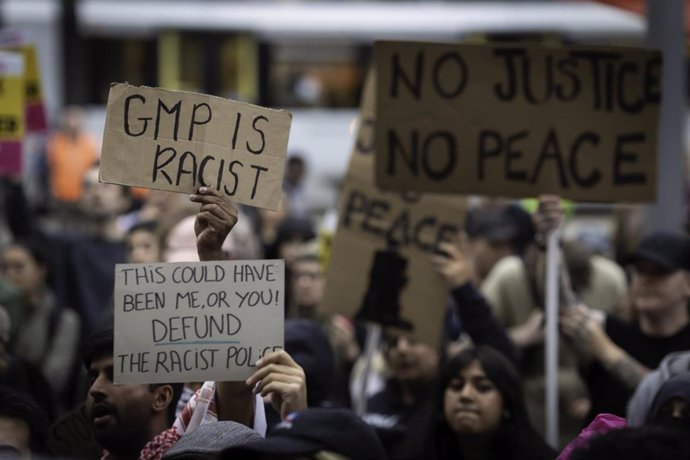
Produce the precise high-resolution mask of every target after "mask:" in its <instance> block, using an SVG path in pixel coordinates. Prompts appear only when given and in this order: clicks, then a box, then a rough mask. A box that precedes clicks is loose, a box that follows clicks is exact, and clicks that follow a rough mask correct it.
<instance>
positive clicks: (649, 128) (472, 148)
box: [375, 42, 661, 202]
mask: <svg viewBox="0 0 690 460" xmlns="http://www.w3.org/2000/svg"><path fill="white" fill-rule="evenodd" d="M375 56H376V58H375V59H376V68H377V74H378V76H379V79H378V91H377V94H378V98H377V106H376V107H377V124H376V151H377V153H378V156H377V160H376V184H377V185H378V186H379V187H381V188H383V189H387V190H416V191H425V192H444V193H472V194H484V195H503V196H510V197H516V198H517V197H526V196H536V195H538V194H540V193H557V194H560V195H562V196H563V197H565V198H571V199H574V200H580V201H607V202H610V201H629V202H635V201H653V200H654V198H655V194H656V148H657V129H658V120H659V115H658V113H659V103H660V99H661V57H660V53H659V52H657V51H649V50H639V49H628V48H593V47H588V48H583V47H578V48H554V47H522V46H514V45H513V46H488V45H484V46H482V45H458V44H431V43H414V42H379V43H377V44H376V46H375Z"/></svg>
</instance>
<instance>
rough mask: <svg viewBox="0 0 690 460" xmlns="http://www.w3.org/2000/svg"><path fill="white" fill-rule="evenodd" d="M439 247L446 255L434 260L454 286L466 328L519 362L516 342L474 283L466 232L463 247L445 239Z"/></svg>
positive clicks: (477, 341) (481, 342)
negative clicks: (512, 339)
mask: <svg viewBox="0 0 690 460" xmlns="http://www.w3.org/2000/svg"><path fill="white" fill-rule="evenodd" d="M439 249H440V251H441V252H442V253H443V255H434V256H432V262H433V263H434V265H435V266H436V270H437V271H438V272H439V274H440V275H441V276H442V277H443V279H444V280H445V281H446V284H448V287H449V288H450V290H451V295H452V296H453V299H454V300H455V303H456V305H457V312H458V315H459V316H460V318H461V321H462V326H463V329H464V331H465V332H467V334H468V335H469V336H470V337H471V338H472V340H473V342H474V343H475V344H476V345H489V346H491V347H493V348H495V349H497V350H499V351H500V352H502V353H503V354H504V355H505V356H506V357H507V358H508V359H510V360H511V361H512V362H513V363H517V361H518V358H517V356H518V354H517V350H516V348H515V345H514V344H513V342H512V341H511V340H510V337H509V336H508V333H507V332H506V329H505V328H504V327H503V325H501V324H500V323H499V321H498V319H497V318H496V317H495V316H494V315H493V313H492V312H491V307H490V306H489V304H488V303H487V301H486V299H485V298H484V296H483V295H482V294H481V292H479V290H478V289H477V288H476V286H475V285H474V281H473V279H474V269H473V265H472V260H471V258H470V257H468V255H467V254H468V251H467V242H466V241H465V238H464V236H463V237H461V241H460V247H458V246H456V245H454V244H451V243H441V244H440V245H439Z"/></svg>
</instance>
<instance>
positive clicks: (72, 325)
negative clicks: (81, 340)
mask: <svg viewBox="0 0 690 460" xmlns="http://www.w3.org/2000/svg"><path fill="white" fill-rule="evenodd" d="M60 320H61V321H62V324H64V325H65V326H64V327H66V328H67V329H69V330H72V331H78V330H79V328H80V327H81V318H80V317H79V314H78V313H77V312H76V311H74V310H73V309H71V308H63V309H62V312H61V313H60Z"/></svg>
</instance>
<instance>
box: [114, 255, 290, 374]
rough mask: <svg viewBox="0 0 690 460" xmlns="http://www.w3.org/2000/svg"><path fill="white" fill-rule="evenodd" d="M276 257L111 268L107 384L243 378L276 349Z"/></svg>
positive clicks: (279, 291)
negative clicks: (111, 347) (110, 376)
mask: <svg viewBox="0 0 690 460" xmlns="http://www.w3.org/2000/svg"><path fill="white" fill-rule="evenodd" d="M284 271H285V270H284V262H283V261H282V260H256V261H234V262H230V261H222V262H196V263H161V264H118V265H117V266H116V268H115V302H114V308H115V353H114V355H113V367H114V374H115V380H114V381H115V383H173V382H190V381H203V380H222V381H230V380H245V379H246V378H248V377H249V376H250V375H251V374H252V373H253V372H254V366H255V363H256V361H257V360H259V359H260V358H261V357H262V356H263V355H265V354H267V353H270V352H272V351H274V350H277V349H280V348H282V347H283V318H284V315H283V309H284V308H283V302H284V299H283V295H284V283H285V277H284Z"/></svg>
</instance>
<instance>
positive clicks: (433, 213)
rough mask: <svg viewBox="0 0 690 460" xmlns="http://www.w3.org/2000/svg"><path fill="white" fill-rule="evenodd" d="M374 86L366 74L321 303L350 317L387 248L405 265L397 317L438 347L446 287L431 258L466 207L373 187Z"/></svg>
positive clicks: (456, 200)
mask: <svg viewBox="0 0 690 460" xmlns="http://www.w3.org/2000/svg"><path fill="white" fill-rule="evenodd" d="M375 85H376V83H375V77H374V75H370V76H369V78H368V79H367V82H366V85H365V89H364V93H363V96H362V104H361V108H360V122H359V129H358V133H357V138H356V141H355V146H354V151H353V153H352V157H351V159H350V165H349V169H348V173H347V176H346V179H345V183H344V185H343V191H342V193H341V201H340V207H339V213H338V214H339V218H338V228H337V230H336V233H335V237H334V239H333V243H332V253H331V258H330V264H331V267H333V268H332V269H329V270H328V272H327V281H326V292H325V294H324V299H323V305H324V309H325V310H327V311H331V312H337V313H341V314H343V315H346V316H349V317H351V318H352V317H354V316H355V315H356V313H357V312H358V309H359V308H360V306H361V305H362V301H363V299H364V296H365V294H366V292H367V288H368V285H369V272H370V270H371V265H372V263H373V261H374V256H375V254H376V252H377V251H380V250H384V249H386V247H387V246H388V244H389V242H392V243H394V244H395V245H396V246H397V247H398V248H399V252H400V255H401V256H402V257H403V258H404V259H406V262H407V268H406V277H407V280H408V282H407V284H406V286H405V287H404V288H403V291H402V296H401V304H402V310H401V312H400V313H401V316H402V318H403V319H405V320H407V321H409V322H411V323H412V324H413V326H414V334H415V336H416V337H418V338H420V339H423V340H425V341H426V342H427V343H430V344H434V345H435V344H437V343H438V340H439V339H438V338H439V337H440V327H441V323H442V319H443V315H444V313H445V307H446V304H447V300H448V289H447V288H446V286H445V285H444V284H443V282H442V280H441V278H440V276H439V275H438V274H437V273H436V271H435V270H434V267H433V265H432V264H431V262H430V258H429V256H430V253H431V252H433V251H434V250H435V249H436V247H437V246H438V243H439V242H441V241H450V240H452V239H453V238H454V237H455V236H456V235H457V233H458V231H460V230H461V229H462V228H463V221H464V217H465V210H466V202H465V200H464V198H462V197H457V196H443V195H421V194H419V193H396V192H384V191H381V190H379V189H378V188H377V187H376V186H375V185H374V177H373V174H374V173H373V165H374V156H375V155H374V145H373V134H374V131H375V129H376V123H377V120H376V117H375V113H374V108H375V106H374V104H375V100H376V96H375V87H376V86H375Z"/></svg>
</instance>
